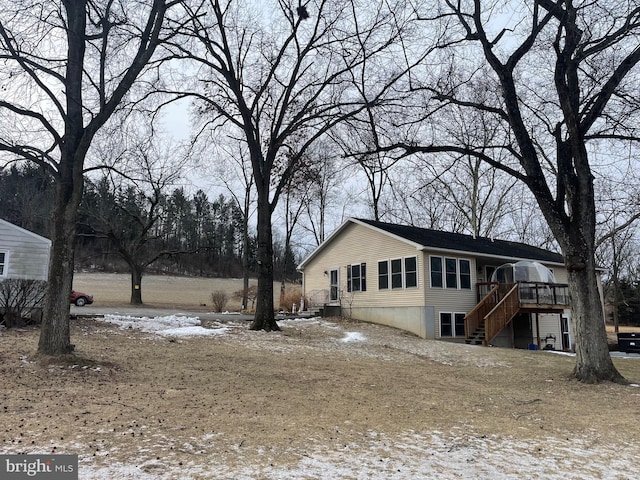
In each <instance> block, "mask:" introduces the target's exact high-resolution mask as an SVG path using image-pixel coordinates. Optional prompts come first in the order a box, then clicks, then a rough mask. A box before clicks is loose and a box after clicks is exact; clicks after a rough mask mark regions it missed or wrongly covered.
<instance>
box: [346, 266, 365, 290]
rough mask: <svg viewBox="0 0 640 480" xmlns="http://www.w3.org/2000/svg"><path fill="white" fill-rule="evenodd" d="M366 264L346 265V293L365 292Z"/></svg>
mask: <svg viewBox="0 0 640 480" xmlns="http://www.w3.org/2000/svg"><path fill="white" fill-rule="evenodd" d="M366 275H367V264H366V263H360V264H355V265H347V291H348V292H365V291H366V290H367V278H366Z"/></svg>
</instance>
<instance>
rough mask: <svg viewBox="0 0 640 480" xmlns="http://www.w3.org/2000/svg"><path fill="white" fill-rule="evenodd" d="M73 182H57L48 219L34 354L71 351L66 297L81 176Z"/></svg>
mask: <svg viewBox="0 0 640 480" xmlns="http://www.w3.org/2000/svg"><path fill="white" fill-rule="evenodd" d="M79 177H80V179H77V178H76V179H75V181H76V182H78V181H79V182H80V184H79V185H78V184H77V183H74V182H73V181H72V182H63V181H60V182H59V183H58V185H57V188H56V198H55V205H54V210H53V216H52V219H51V220H52V221H51V228H52V229H51V256H50V260H49V282H48V285H47V296H46V300H45V304H44V311H43V312H44V315H43V318H42V327H41V329H40V341H39V344H38V353H41V354H45V355H65V354H68V353H71V352H72V351H73V348H74V346H73V345H72V344H71V336H70V332H69V308H70V303H69V297H70V296H71V288H72V283H73V265H74V254H75V240H76V238H75V237H76V221H77V213H78V205H79V204H80V198H81V197H82V175H80V176H79Z"/></svg>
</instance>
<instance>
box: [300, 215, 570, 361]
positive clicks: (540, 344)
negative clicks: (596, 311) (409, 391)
mask: <svg viewBox="0 0 640 480" xmlns="http://www.w3.org/2000/svg"><path fill="white" fill-rule="evenodd" d="M521 261H527V262H537V263H538V264H542V265H544V266H545V267H546V268H547V269H548V270H549V271H550V272H552V274H553V275H552V276H550V277H545V279H544V281H539V280H535V279H534V280H533V281H529V280H528V281H526V282H518V283H513V284H500V285H499V284H497V283H492V282H491V278H492V274H493V272H495V271H496V270H497V269H498V268H499V267H500V266H502V265H504V264H509V263H512V264H513V263H516V262H521ZM299 270H300V271H301V272H302V274H303V293H304V296H305V298H307V300H308V302H309V303H310V304H311V306H312V307H314V306H315V307H316V308H321V309H324V310H325V311H333V312H335V313H340V314H342V315H345V316H349V317H352V318H355V319H359V320H364V321H369V322H373V323H380V324H384V325H389V326H393V327H396V328H400V329H403V330H406V331H409V332H412V333H414V334H416V335H418V336H420V337H423V338H432V339H443V340H444V339H447V340H459V341H464V340H466V341H467V342H468V343H478V344H484V345H497V346H513V347H520V348H545V347H547V348H553V349H556V350H571V349H572V339H571V331H570V322H569V319H570V308H569V301H568V294H567V286H566V281H567V271H566V269H565V266H564V260H563V257H562V255H560V254H558V253H554V252H551V251H548V250H543V249H540V248H536V247H533V246H530V245H525V244H522V243H517V242H510V241H503V240H495V239H490V238H479V237H473V236H470V235H461V234H455V233H449V232H441V231H435V230H428V229H423V228H417V227H411V226H406V225H396V224H391V223H383V222H376V221H372V220H365V219H356V218H349V219H347V220H346V221H345V222H344V223H343V224H342V225H341V226H340V227H339V228H338V229H337V230H336V231H335V232H333V234H332V235H331V236H330V237H329V238H327V239H326V240H325V241H324V242H323V243H322V244H321V245H320V246H318V248H316V250H314V251H313V252H312V253H311V254H310V255H309V256H308V257H307V258H306V259H304V260H303V261H302V263H301V264H300V265H299ZM545 270H546V269H545ZM549 278H554V280H555V281H554V282H552V283H549V282H548V279H549ZM514 287H515V288H514Z"/></svg>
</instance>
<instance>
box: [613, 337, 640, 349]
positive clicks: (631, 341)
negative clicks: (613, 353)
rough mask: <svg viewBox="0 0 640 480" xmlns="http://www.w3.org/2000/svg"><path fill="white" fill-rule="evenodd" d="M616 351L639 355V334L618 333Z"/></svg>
mask: <svg viewBox="0 0 640 480" xmlns="http://www.w3.org/2000/svg"><path fill="white" fill-rule="evenodd" d="M618 350H619V351H621V352H625V353H640V332H625V333H618Z"/></svg>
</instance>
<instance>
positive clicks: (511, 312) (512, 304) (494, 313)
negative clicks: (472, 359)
mask: <svg viewBox="0 0 640 480" xmlns="http://www.w3.org/2000/svg"><path fill="white" fill-rule="evenodd" d="M518 291H519V289H518V284H515V285H513V286H512V287H511V289H510V290H509V291H508V292H507V293H506V294H505V296H504V297H503V298H502V300H500V301H499V302H498V303H497V304H496V305H495V306H494V307H493V308H492V309H491V311H489V312H488V313H487V314H486V315H485V316H484V322H485V323H484V328H485V338H484V345H485V346H487V345H489V343H490V342H491V341H492V340H493V339H494V338H495V337H496V336H497V335H498V334H499V333H500V331H501V330H502V329H503V328H504V327H506V326H507V325H508V324H509V322H510V321H511V320H513V317H515V316H516V314H517V313H518V311H519V310H520V296H519V294H518Z"/></svg>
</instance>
